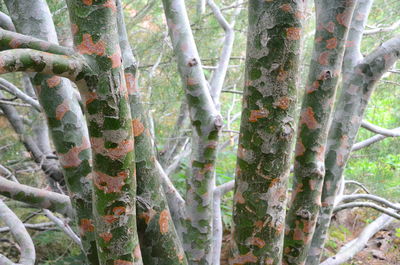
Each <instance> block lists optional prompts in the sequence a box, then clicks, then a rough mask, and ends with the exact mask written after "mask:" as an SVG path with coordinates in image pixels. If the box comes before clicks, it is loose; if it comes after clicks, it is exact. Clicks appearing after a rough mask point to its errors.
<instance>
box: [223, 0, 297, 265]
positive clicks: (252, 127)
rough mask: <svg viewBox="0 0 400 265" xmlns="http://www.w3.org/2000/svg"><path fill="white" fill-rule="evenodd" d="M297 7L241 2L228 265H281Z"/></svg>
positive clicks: (282, 2) (293, 105) (292, 132)
mask: <svg viewBox="0 0 400 265" xmlns="http://www.w3.org/2000/svg"><path fill="white" fill-rule="evenodd" d="M302 8H303V7H302V1H291V0H290V1H289V0H280V1H262V0H251V1H250V2H249V28H248V40H247V56H246V70H245V71H246V72H245V74H246V76H245V88H244V97H243V112H242V122H241V127H240V137H239V147H238V154H237V156H238V160H237V167H236V183H235V195H234V209H233V221H234V227H233V237H234V242H233V246H232V253H231V258H230V260H229V263H230V264H277V265H278V264H281V259H282V251H283V248H282V246H283V235H284V234H283V232H284V227H285V214H286V201H287V181H288V177H289V171H290V158H291V154H292V146H293V145H292V142H293V140H294V138H295V137H294V135H295V120H294V118H295V110H296V102H297V99H296V95H297V92H296V76H297V75H298V65H299V56H300V49H299V48H300V35H301V27H302V25H301V20H302Z"/></svg>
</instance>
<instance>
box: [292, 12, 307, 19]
mask: <svg viewBox="0 0 400 265" xmlns="http://www.w3.org/2000/svg"><path fill="white" fill-rule="evenodd" d="M294 15H295V17H296V18H298V19H305V18H306V16H305V15H304V12H302V11H296V12H295V13H294Z"/></svg>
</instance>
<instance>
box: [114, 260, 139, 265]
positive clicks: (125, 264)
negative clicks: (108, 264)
mask: <svg viewBox="0 0 400 265" xmlns="http://www.w3.org/2000/svg"><path fill="white" fill-rule="evenodd" d="M113 265H134V264H133V262H132V261H127V260H122V259H118V260H114V264H113Z"/></svg>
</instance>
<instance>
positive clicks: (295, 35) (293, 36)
mask: <svg viewBox="0 0 400 265" xmlns="http://www.w3.org/2000/svg"><path fill="white" fill-rule="evenodd" d="M300 34H301V28H287V29H286V36H287V38H288V40H299V39H300Z"/></svg>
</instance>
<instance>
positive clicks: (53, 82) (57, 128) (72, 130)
mask: <svg viewBox="0 0 400 265" xmlns="http://www.w3.org/2000/svg"><path fill="white" fill-rule="evenodd" d="M5 3H6V5H7V8H8V11H9V13H10V14H11V18H12V21H13V22H14V25H15V27H16V30H17V31H18V32H19V33H22V34H25V36H21V35H18V34H16V36H13V35H12V34H10V33H9V32H7V34H8V35H10V37H9V38H11V39H12V40H21V39H24V40H25V39H26V40H27V41H26V43H27V44H26V47H29V48H35V47H38V46H43V43H42V42H43V41H48V45H47V46H48V47H52V48H48V51H49V52H53V53H54V52H56V53H61V54H73V50H69V49H68V48H64V47H59V46H57V45H58V40H57V34H56V31H55V27H54V25H53V21H52V16H51V13H50V10H49V8H48V6H47V3H46V1H43V0H38V1H31V2H29V3H27V2H26V1H23V0H15V1H14V0H13V1H10V0H6V1H5ZM33 18H34V23H33V22H32V20H33ZM3 34H4V35H5V34H6V32H3ZM27 36H32V37H35V38H37V39H40V40H43V41H28V40H29V37H27ZM2 41H3V42H4V41H5V40H4V39H2ZM21 45H22V43H21V42H19V43H18V47H21ZM31 80H32V83H33V85H34V87H35V90H36V94H37V96H38V99H39V102H40V104H41V105H42V106H43V110H44V113H45V115H46V117H47V121H48V126H49V129H50V132H51V136H52V139H53V143H54V147H55V149H56V152H57V155H58V157H59V161H60V164H61V166H62V168H63V173H64V179H65V182H66V184H67V187H68V192H69V195H70V198H71V202H72V205H73V207H74V209H75V211H76V223H77V225H78V227H79V231H80V236H81V240H82V246H83V250H84V252H85V255H86V257H87V262H88V263H90V264H98V258H97V248H96V242H95V236H94V232H93V231H85V229H82V226H84V225H85V224H86V223H91V222H93V220H92V212H93V211H92V199H91V198H92V185H91V181H90V179H89V177H88V176H89V174H90V173H91V171H92V168H91V165H90V164H91V159H92V156H91V151H90V144H89V135H88V131H87V126H86V123H85V119H84V117H83V113H82V110H81V108H80V105H79V102H78V101H77V99H76V98H75V97H74V93H73V87H72V86H71V84H70V81H69V80H67V79H63V78H60V77H58V76H49V75H43V74H36V75H34V76H32V78H31ZM45 129H46V130H47V128H45Z"/></svg>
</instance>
